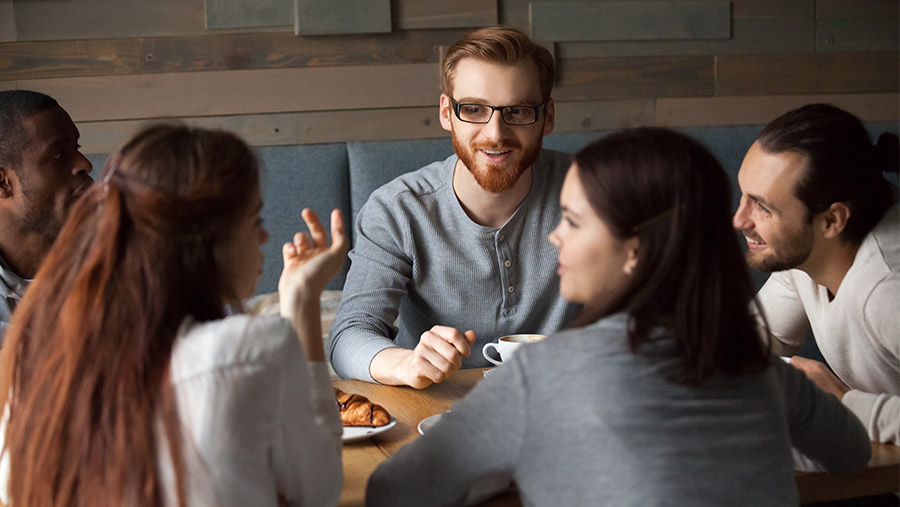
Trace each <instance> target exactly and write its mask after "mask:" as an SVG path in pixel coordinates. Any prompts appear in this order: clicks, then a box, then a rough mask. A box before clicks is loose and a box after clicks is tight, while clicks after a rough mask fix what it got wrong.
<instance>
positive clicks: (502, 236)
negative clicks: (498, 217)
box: [497, 234, 506, 241]
mask: <svg viewBox="0 0 900 507" xmlns="http://www.w3.org/2000/svg"><path fill="white" fill-rule="evenodd" d="M505 239H506V236H504V235H503V234H501V235H499V236H497V241H504V240H505Z"/></svg>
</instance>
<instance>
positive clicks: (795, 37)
mask: <svg viewBox="0 0 900 507" xmlns="http://www.w3.org/2000/svg"><path fill="white" fill-rule="evenodd" d="M815 37H816V21H815V20H814V19H812V18H810V19H802V20H797V19H766V20H758V19H744V20H737V21H734V23H733V33H732V36H731V38H730V39H727V40H690V41H681V40H673V41H632V42H561V43H559V44H557V47H558V48H559V53H558V55H557V56H558V57H559V58H562V59H568V58H589V57H597V56H651V55H714V54H742V53H754V54H778V53H804V52H809V53H813V52H815V49H816V45H815Z"/></svg>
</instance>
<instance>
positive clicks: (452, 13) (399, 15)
mask: <svg viewBox="0 0 900 507" xmlns="http://www.w3.org/2000/svg"><path fill="white" fill-rule="evenodd" d="M392 5H393V9H394V11H393V17H394V28H395V29H397V30H410V29H417V28H456V27H470V28H474V27H479V26H488V25H496V24H497V22H498V19H499V17H498V15H497V0H455V1H453V2H435V1H434V0H394V1H393V2H392Z"/></svg>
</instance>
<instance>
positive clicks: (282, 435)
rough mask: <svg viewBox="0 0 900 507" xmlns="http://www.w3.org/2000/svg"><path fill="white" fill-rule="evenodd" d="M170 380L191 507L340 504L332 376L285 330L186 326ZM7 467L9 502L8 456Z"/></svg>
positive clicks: (265, 320) (0, 483)
mask: <svg viewBox="0 0 900 507" xmlns="http://www.w3.org/2000/svg"><path fill="white" fill-rule="evenodd" d="M170 375H171V380H172V384H173V386H174V388H175V396H176V399H177V403H178V414H179V417H180V418H181V421H182V423H183V424H182V431H183V442H184V443H183V445H182V447H183V449H182V452H183V454H184V455H185V462H186V464H187V468H188V479H187V480H188V484H187V487H188V504H189V505H219V506H247V505H253V506H266V505H269V506H276V505H278V497H279V496H281V497H282V498H283V499H284V500H286V501H287V504H288V505H336V504H337V501H338V497H339V496H340V492H341V486H342V468H341V422H340V418H339V416H338V411H337V405H336V404H335V398H334V391H333V389H332V387H331V381H330V379H329V376H328V368H327V366H326V364H325V363H323V362H309V363H308V362H307V361H306V358H305V356H304V354H303V350H302V348H301V346H300V342H299V340H298V339H297V336H296V334H295V333H294V331H293V329H292V328H291V326H290V324H289V323H288V322H287V321H286V320H284V319H282V318H281V317H279V316H265V317H259V316H251V315H232V316H229V317H226V318H225V319H222V320H217V321H212V322H204V323H196V322H193V321H192V320H190V319H188V320H186V321H185V322H184V324H183V325H182V327H181V329H180V330H179V335H178V339H177V340H176V342H175V346H174V349H173V351H172V360H171V370H170ZM4 426H5V425H4ZM4 429H5V428H4ZM161 430H162V428H161V427H160V428H159V434H162V431H161ZM0 431H2V429H0ZM2 433H3V434H2V435H0V441H2V439H3V437H5V431H2ZM160 455H161V459H160V467H161V474H162V479H163V480H164V481H165V482H166V483H168V484H169V485H170V487H169V488H168V491H167V493H168V499H167V500H168V502H167V503H168V504H169V505H176V502H175V496H174V491H173V490H174V487H172V486H174V484H173V482H172V480H173V478H172V477H173V475H172V474H173V471H172V467H171V462H170V460H169V456H168V446H167V445H165V444H163V448H161V450H160ZM2 462H3V463H0V493H2V495H0V496H2V497H5V496H6V485H7V481H8V477H9V475H8V466H9V457H8V454H6V453H4V456H3V459H2ZM4 465H5V466H4ZM4 472H5V473H4ZM4 500H6V499H5V498H4Z"/></svg>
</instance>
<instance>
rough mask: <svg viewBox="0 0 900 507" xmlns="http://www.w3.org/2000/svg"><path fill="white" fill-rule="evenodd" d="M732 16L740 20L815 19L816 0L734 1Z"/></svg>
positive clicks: (732, 3)
mask: <svg viewBox="0 0 900 507" xmlns="http://www.w3.org/2000/svg"><path fill="white" fill-rule="evenodd" d="M731 9H732V16H733V17H734V19H735V20H738V19H814V18H815V17H816V0H733V1H732V2H731Z"/></svg>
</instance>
